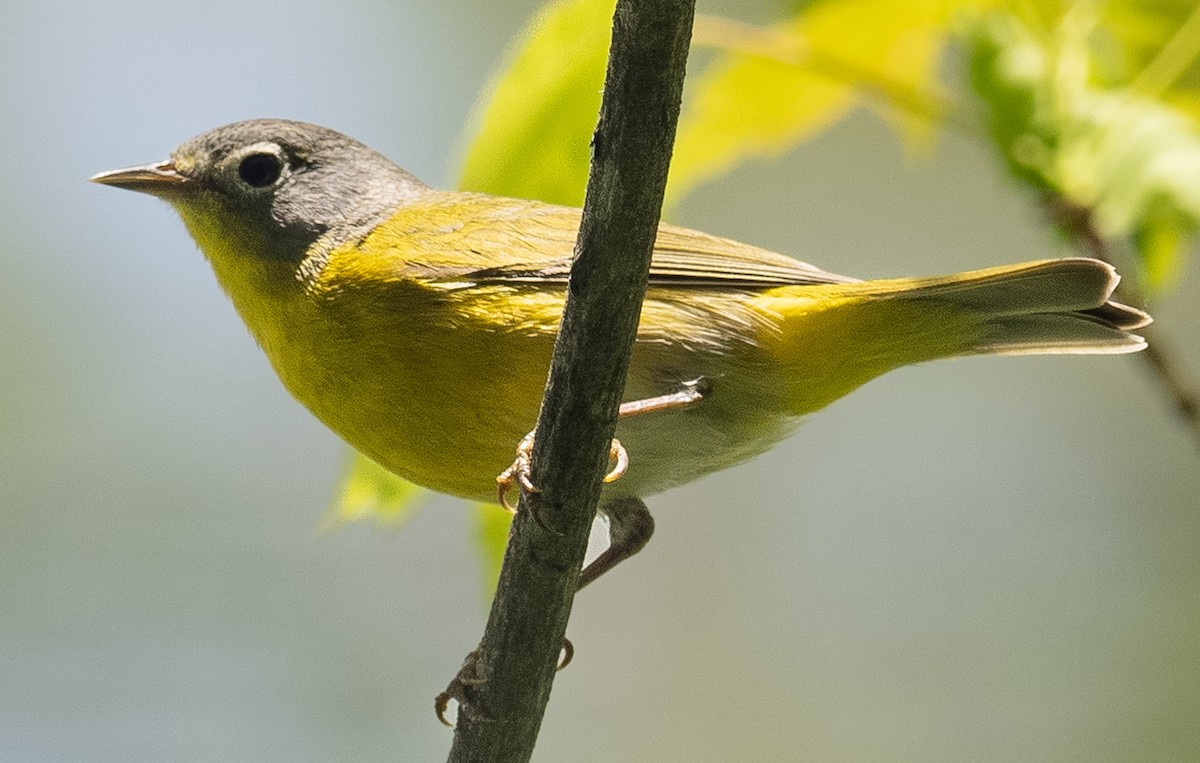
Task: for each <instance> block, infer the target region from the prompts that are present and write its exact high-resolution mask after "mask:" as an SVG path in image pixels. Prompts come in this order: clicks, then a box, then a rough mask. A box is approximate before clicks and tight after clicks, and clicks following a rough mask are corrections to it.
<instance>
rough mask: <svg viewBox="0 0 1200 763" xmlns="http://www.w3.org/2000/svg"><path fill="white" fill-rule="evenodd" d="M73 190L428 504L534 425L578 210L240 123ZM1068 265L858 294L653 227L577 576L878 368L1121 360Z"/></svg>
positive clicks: (729, 246)
mask: <svg viewBox="0 0 1200 763" xmlns="http://www.w3.org/2000/svg"><path fill="white" fill-rule="evenodd" d="M92 180H94V181H95V182H98V183H103V184H105V185H111V186H117V187H120V188H128V189H131V190H134V191H142V192H145V193H149V194H152V195H154V196H157V197H159V198H161V199H164V200H166V201H167V202H169V203H170V204H171V205H172V206H173V207H174V208H175V210H176V211H177V212H178V213H179V215H180V216H181V217H182V218H183V221H184V223H185V225H186V226H187V228H188V230H189V231H190V232H191V235H192V237H193V238H194V239H195V241H196V243H197V244H198V246H199V248H200V249H201V250H202V251H203V252H204V254H205V255H206V256H207V258H208V260H209V262H210V263H211V264H212V268H213V270H214V272H215V273H216V277H217V280H218V281H219V282H220V284H221V286H222V287H223V288H224V290H225V291H226V292H227V294H228V295H229V297H230V299H231V300H232V302H233V305H234V307H235V308H236V309H237V311H238V313H239V314H240V315H241V317H242V319H243V320H244V321H245V323H246V326H247V327H248V328H249V330H250V333H251V334H252V335H253V336H254V338H255V339H256V340H257V342H258V344H259V345H261V347H262V349H263V351H264V352H265V353H266V356H267V358H268V359H269V360H270V362H271V365H272V366H273V367H274V369H275V372H276V373H277V374H278V375H279V378H280V380H281V381H282V382H283V384H284V386H285V387H286V388H287V389H288V390H289V391H290V392H291V394H292V395H294V396H295V397H296V398H297V399H298V400H299V401H300V402H301V403H303V404H304V405H305V406H307V407H308V409H309V410H310V411H312V413H313V414H314V415H316V417H317V418H318V419H320V420H321V421H322V422H324V423H325V424H326V425H327V426H328V427H329V428H330V429H332V430H333V431H334V432H336V433H337V434H338V435H340V436H341V437H342V438H343V439H344V440H345V441H346V442H348V443H349V444H350V445H352V446H353V447H355V448H357V449H358V450H359V451H361V452H362V453H364V454H365V455H367V456H368V457H370V458H371V459H373V460H375V461H376V462H378V463H379V464H381V465H382V466H383V467H385V468H387V469H388V470H390V471H392V472H394V473H395V474H396V475H398V476H400V477H402V478H404V479H407V480H410V481H412V482H414V483H416V484H418V485H423V486H425V487H427V488H431V489H433V490H435V491H440V492H443V493H450V494H453V495H457V496H463V497H466V498H470V499H474V500H481V501H488V500H492V501H494V500H495V498H496V476H497V474H498V473H500V472H501V471H502V470H504V469H505V467H506V466H508V465H509V464H510V463H511V462H512V460H513V450H514V446H516V445H517V443H518V442H519V441H521V440H522V436H523V435H525V434H526V433H527V432H528V431H529V430H530V429H531V428H532V427H533V425H534V423H535V421H536V418H537V412H538V406H539V403H540V400H541V395H542V391H543V388H544V384H545V379H546V374H547V369H548V367H549V361H550V355H551V351H552V348H553V344H554V339H555V335H556V333H557V331H558V323H559V318H560V315H561V312H562V308H563V302H564V294H565V288H566V279H567V275H568V271H569V268H570V264H571V259H572V251H573V246H574V243H575V237H576V233H577V231H578V228H579V221H580V210H578V209H572V208H567V207H561V206H554V205H550V204H545V203H542V202H538V201H530V200H523V199H510V198H500V197H496V196H490V195H485V194H478V193H462V192H453V191H442V190H436V189H434V188H431V187H429V186H427V185H425V184H424V183H422V182H421V181H419V180H417V179H416V178H415V177H413V176H412V175H410V174H409V173H408V172H406V171H404V170H403V169H401V168H400V167H398V166H397V165H395V164H393V163H392V162H391V161H389V160H388V159H386V158H385V157H384V156H382V155H381V154H379V153H377V152H375V151H374V150H372V149H370V148H368V147H367V146H365V145H363V144H362V143H359V142H358V141H355V140H353V139H351V138H349V137H347V136H345V135H342V134H339V133H337V132H334V131H333V130H329V129H326V128H323V127H318V126H316V125H312V124H306V123H302V122H294V121H284V120H273V119H264V120H252V121H245V122H238V123H235V124H230V125H227V126H224V127H219V128H217V129H215V130H212V131H210V132H206V133H204V134H202V135H199V136H198V137H195V138H192V139H191V140H188V141H186V142H185V143H183V144H182V145H180V146H179V147H178V148H176V149H175V151H174V152H172V154H171V156H170V158H169V159H167V160H165V161H161V162H158V163H155V164H148V165H142V166H137V167H130V168H127V169H121V170H115V171H112V172H105V173H102V174H99V175H96V176H95V177H93V178H92ZM1117 281H1118V276H1117V274H1116V272H1115V271H1114V269H1113V268H1112V267H1110V266H1109V265H1107V264H1105V263H1103V262H1100V261H1098V260H1094V259H1087V258H1071V259H1058V260H1044V261H1038V262H1026V263H1022V264H1017V265H1007V266H1003V267H997V268H991V269H987V270H977V271H971V272H965V273H958V274H955V275H949V276H940V277H932V278H901V279H887V280H868V281H860V280H857V279H854V278H847V277H845V276H840V275H835V274H833V273H828V272H825V271H823V270H820V269H818V268H816V267H814V266H812V265H809V264H806V263H804V262H799V261H797V260H794V259H792V258H790V257H786V256H784V255H781V254H776V253H774V252H770V251H766V250H764V249H760V248H757V247H754V246H750V245H748V244H743V243H738V242H736V241H732V240H729V239H725V238H719V237H717V236H712V235H708V234H706V233H700V232H698V231H694V230H688V229H685V228H681V227H676V226H673V225H666V224H664V225H661V226H660V227H659V231H658V237H657V243H656V244H655V249H654V256H653V262H652V264H651V267H650V277H649V288H648V290H647V292H646V298H645V303H644V306H643V308H642V314H641V323H640V326H639V328H638V334H637V341H636V344H635V346H634V350H633V357H632V361H631V366H630V370H629V375H628V379H627V383H626V387H625V397H624V399H625V400H627V401H628V402H627V403H626V405H624V406H622V413H623V414H625V415H623V416H622V417H621V419H620V421H619V422H618V426H617V437H618V438H619V440H620V442H621V443H622V444H623V445H624V449H625V453H626V454H627V456H628V469H627V472H626V473H625V474H624V475H623V476H622V477H621V479H619V480H616V481H614V482H612V483H611V484H609V485H607V486H606V487H605V489H604V492H603V495H602V497H601V501H600V507H599V512H600V514H601V515H602V516H603V517H604V518H606V519H607V521H608V524H609V535H610V545H609V548H608V549H607V550H606V551H605V552H604V553H603V554H601V556H600V557H599V558H597V559H596V560H595V561H593V562H592V563H591V564H590V565H589V566H588V567H587V568H586V569H585V570H584V571H583V573H582V574H581V577H580V586H581V587H582V586H583V585H586V584H587V583H589V582H591V581H593V580H594V579H595V578H596V577H598V576H599V575H600V574H601V573H603V572H605V571H606V570H608V569H610V568H611V567H612V566H613V565H615V564H616V563H618V562H620V561H622V560H623V559H625V558H627V557H628V556H630V555H631V554H633V553H636V552H637V551H638V550H639V549H640V548H641V547H642V546H643V545H644V544H645V542H646V541H647V540H648V539H649V537H650V534H651V533H652V531H653V526H654V525H653V520H652V518H651V516H650V514H649V512H648V511H647V509H646V507H645V504H644V502H643V500H642V499H644V498H645V497H646V496H649V495H652V494H654V493H658V492H660V491H663V490H666V489H667V488H670V487H673V486H676V485H680V484H683V483H686V482H689V481H691V480H694V479H696V478H698V477H700V476H702V475H705V474H708V473H710V472H713V471H716V470H718V469H723V468H725V467H728V466H731V465H733V464H737V463H739V462H742V461H745V460H747V459H749V458H751V457H753V456H755V455H758V454H759V453H762V452H763V451H765V450H767V449H769V448H770V447H771V446H773V445H774V444H775V443H777V442H779V441H780V440H781V439H783V438H784V437H786V436H787V435H788V434H790V433H791V432H792V431H793V430H794V429H795V428H796V426H797V424H798V423H799V422H800V420H801V419H802V418H803V417H804V416H805V415H806V414H809V413H812V412H814V411H816V410H818V409H820V408H823V407H824V406H826V405H828V404H829V403H831V402H833V401H834V400H836V399H838V398H839V397H842V396H843V395H845V394H847V393H849V392H851V391H852V390H854V389H855V388H856V387H858V386H859V385H861V384H863V383H865V382H867V381H869V380H870V379H872V378H874V377H876V376H879V375H880V374H883V373H885V372H887V371H890V370H892V369H894V368H898V367H900V366H904V365H908V364H912V363H921V362H924V361H928V360H934V359H938V358H949V357H956V356H964V355H1006V354H1012V355H1017V354H1037V353H1064V354H1072V353H1075V354H1091V353H1128V352H1136V351H1138V350H1141V349H1142V348H1144V347H1145V346H1146V345H1145V341H1144V340H1143V339H1142V337H1140V336H1137V335H1136V334H1134V333H1131V332H1132V331H1133V330H1135V329H1137V328H1139V327H1141V326H1144V325H1146V324H1147V323H1149V322H1150V318H1149V316H1148V315H1146V314H1145V313H1144V312H1142V311H1140V310H1138V309H1135V308H1132V307H1127V306H1125V305H1122V304H1118V303H1117V302H1114V301H1111V299H1110V297H1111V295H1112V292H1113V289H1114V288H1115V287H1116V285H1117Z"/></svg>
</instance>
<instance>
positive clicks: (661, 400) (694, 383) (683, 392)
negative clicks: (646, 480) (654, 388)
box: [496, 377, 712, 529]
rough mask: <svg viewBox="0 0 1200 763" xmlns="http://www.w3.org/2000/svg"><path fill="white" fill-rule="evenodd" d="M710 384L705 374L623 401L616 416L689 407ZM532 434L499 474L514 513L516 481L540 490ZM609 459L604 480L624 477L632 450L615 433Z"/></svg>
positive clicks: (501, 494) (502, 494)
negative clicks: (665, 390)
mask: <svg viewBox="0 0 1200 763" xmlns="http://www.w3.org/2000/svg"><path fill="white" fill-rule="evenodd" d="M711 386H712V385H711V384H710V383H709V381H708V379H705V378H704V377H700V378H698V379H693V380H691V381H686V382H683V384H682V386H681V387H680V389H678V390H677V391H675V392H671V393H669V394H666V395H659V396H657V397H648V398H644V399H642V400H630V401H629V402H627V403H621V407H620V409H619V410H618V411H617V416H618V417H620V418H626V417H629V416H638V415H641V414H644V413H655V412H657V411H666V410H671V409H674V408H686V407H688V406H691V405H694V404H695V403H698V402H700V401H701V400H703V399H704V396H705V395H707V394H708V391H709V389H710V387H711ZM533 435H534V433H533V432H530V433H529V434H527V435H525V436H524V437H522V438H521V442H520V443H518V444H517V457H516V458H515V459H514V460H513V462H512V465H511V466H509V467H508V468H507V469H505V470H504V471H502V472H500V474H498V475H497V476H496V488H497V491H498V498H499V500H500V505H501V506H503V507H504V508H505V509H507V510H508V511H509V512H511V513H514V514H515V513H516V507H515V506H513V505H512V504H510V503H509V502H508V494H509V493H510V492H512V489H513V486H514V485H516V486H519V487H520V489H521V490H523V491H524V492H526V493H529V494H536V493H538V492H540V491H539V490H538V487H537V485H535V484H533V480H531V479H530V477H529V475H530V470H531V468H532V466H533ZM608 460H609V462H610V463H611V464H612V465H613V467H612V469H610V470H609V472H608V474H606V475H604V482H605V484H608V483H610V482H616V481H617V480H619V479H620V478H621V475H623V474H625V470H626V469H628V468H629V454H628V453H626V452H625V447H624V446H623V445H621V441H620V440H618V439H617V438H615V437H614V438H613V441H612V447H611V448H610V449H609V452H608ZM538 524H539V525H542V527H543V529H548V528H546V526H545V525H544V524H542V522H541V521H540V520H539V521H538Z"/></svg>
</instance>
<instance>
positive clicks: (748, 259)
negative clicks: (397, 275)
mask: <svg viewBox="0 0 1200 763" xmlns="http://www.w3.org/2000/svg"><path fill="white" fill-rule="evenodd" d="M439 195H440V196H442V197H444V200H443V199H435V200H431V201H432V202H433V203H435V204H438V203H440V204H446V205H447V206H452V207H453V208H454V210H455V212H456V213H457V214H456V215H454V217H456V218H457V219H458V220H465V221H466V222H461V223H459V224H457V225H455V226H454V227H455V229H454V230H453V231H450V230H444V236H439V235H437V234H438V231H434V230H426V231H422V232H420V234H419V235H420V237H421V238H422V240H423V246H422V249H424V250H425V251H426V252H427V253H429V254H430V255H433V257H434V258H436V259H437V261H436V262H434V261H426V262H424V263H422V264H420V265H418V266H417V267H419V268H420V269H421V270H422V271H423V272H422V276H423V278H424V279H425V280H427V281H432V282H442V283H447V284H453V285H454V286H457V287H460V288H461V287H467V286H470V285H480V286H482V285H499V284H520V283H528V284H533V283H538V284H545V283H554V282H565V281H566V280H567V276H568V274H569V273H570V269H571V261H572V253H573V250H574V246H575V237H576V234H577V233H578V230H579V219H580V210H578V209H572V208H569V207H559V206H554V205H550V204H542V203H540V202H534V201H526V200H521V199H503V198H497V197H493V196H484V195H475V194H449V193H446V194H439ZM425 211H426V212H428V211H429V210H428V207H426V210H425ZM427 219H430V218H427ZM432 219H437V216H436V215H433V216H432ZM439 239H443V240H444V242H445V243H446V244H449V243H453V247H454V249H455V250H456V251H455V252H446V251H443V252H436V251H434V250H437V249H440V248H442V247H441V246H439V245H438V243H437V242H438V240H439ZM459 252H464V253H465V255H464V256H458V253H459ZM439 255H440V256H439ZM481 260H486V261H487V262H491V263H495V264H493V265H490V266H489V267H486V268H479V267H476V266H475V265H476V264H477V263H478V262H479V261H481ZM856 280H857V279H854V278H848V277H846V276H840V275H836V274H833V273H828V272H826V271H824V270H821V269H819V268H816V267H814V266H812V265H809V264H808V263H805V262H800V261H799V260H794V259H792V258H791V257H787V256H784V255H782V254H776V253H775V252H771V251H768V250H766V249H760V248H758V247H754V246H750V245H748V244H742V243H739V242H737V241H733V240H730V239H725V238H720V237H718V236H710V235H708V234H706V233H701V232H699V231H694V230H689V229H687V228H680V227H677V226H674V225H666V224H664V225H661V226H660V227H659V231H658V239H657V241H656V243H655V247H654V257H653V260H652V262H651V264H650V285H651V286H658V287H674V288H698V289H739V290H760V289H768V288H773V287H776V286H796V285H816V284H830V283H853V282H855V281H856Z"/></svg>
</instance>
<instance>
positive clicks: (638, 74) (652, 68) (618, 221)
mask: <svg viewBox="0 0 1200 763" xmlns="http://www.w3.org/2000/svg"><path fill="white" fill-rule="evenodd" d="M693 5H694V0H619V2H618V3H617V8H616V14H615V16H614V19H613V39H612V47H611V50H610V53H609V59H608V72H607V75H606V80H605V85H604V98H603V102H602V104H601V107H600V119H599V123H598V124H597V127H596V132H595V134H594V136H593V138H592V166H591V172H590V174H589V177H588V186H587V197H586V201H585V203H584V211H583V220H582V224H581V227H580V231H579V239H578V242H577V244H576V258H575V262H574V264H573V266H572V268H571V278H570V283H569V284H568V287H567V300H566V307H565V310H564V315H563V321H562V326H561V328H560V332H559V336H558V340H557V342H556V343H555V347H554V357H553V360H552V361H551V367H550V377H549V380H548V382H547V386H546V394H545V398H544V399H543V402H542V410H541V413H540V415H539V417H538V423H537V430H536V439H535V445H534V451H533V482H534V484H536V485H537V486H538V488H539V489H540V492H539V493H537V494H536V496H535V497H534V500H533V501H530V500H529V498H530V497H529V496H528V495H522V499H521V509H520V510H519V511H518V512H517V517H516V520H515V521H514V522H513V528H512V531H511V534H510V537H509V542H508V548H507V550H506V552H505V556H504V567H503V569H502V570H501V572H500V581H499V585H498V587H497V590H496V598H495V600H494V601H493V603H492V610H491V614H490V616H489V618H488V624H487V629H486V631H485V632H484V635H483V640H482V641H481V642H480V645H479V648H478V649H477V650H476V651H475V652H474V653H472V655H471V657H469V658H468V664H467V665H464V671H463V672H462V673H460V676H459V679H460V680H456V682H455V684H452V688H453V689H454V690H455V691H454V692H453V694H454V696H455V697H456V698H457V699H458V700H459V713H458V723H457V727H456V730H455V735H454V745H453V747H452V749H451V750H450V758H449V759H450V761H452V762H453V763H462V762H463V761H480V762H483V761H487V762H488V763H505V762H507V761H527V760H529V757H530V756H531V755H532V753H533V747H534V743H535V742H536V740H537V733H538V729H539V727H540V725H541V720H542V715H543V713H544V711H545V707H546V702H547V701H548V699H549V696H550V688H551V684H552V682H553V679H554V672H555V664H556V661H557V659H558V654H559V649H560V647H561V646H562V644H563V639H564V636H565V634H566V627H567V619H568V617H569V615H570V610H571V603H572V600H573V598H574V594H575V589H576V585H577V581H578V578H579V570H580V566H581V565H582V563H583V557H584V553H585V551H586V550H587V538H588V533H589V530H590V528H591V524H592V519H593V517H594V516H595V511H596V503H597V499H598V497H599V494H600V486H601V479H602V478H603V475H604V472H605V470H606V468H607V462H608V453H609V444H610V441H611V439H612V436H613V432H614V431H615V428H616V417H617V410H618V407H619V405H620V401H621V394H622V391H623V388H624V385H625V375H626V371H627V369H628V366H629V358H630V354H631V351H632V347H633V340H634V337H635V336H636V332H637V322H638V316H639V314H640V312H641V303H642V297H643V295H644V293H645V288H646V278H647V272H648V270H649V264H650V253H651V251H652V248H653V244H654V238H655V234H656V232H657V228H658V218H659V214H660V209H661V206H662V199H663V190H664V188H665V186H666V177H667V167H668V164H669V162H670V156H671V147H672V144H673V142H674V138H675V125H676V121H677V119H678V115H679V103H680V96H681V93H682V89H683V75H684V67H685V64H686V61H687V51H688V43H689V38H690V35H691V26H692V17H693ZM543 524H544V525H545V527H543V526H542V525H543ZM546 528H550V529H546Z"/></svg>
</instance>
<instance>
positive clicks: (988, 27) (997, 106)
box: [970, 14, 1200, 288]
mask: <svg viewBox="0 0 1200 763" xmlns="http://www.w3.org/2000/svg"><path fill="white" fill-rule="evenodd" d="M1088 22H1089V19H1087V18H1086V17H1084V18H1079V17H1074V18H1073V17H1071V16H1070V14H1068V15H1067V16H1065V17H1064V18H1063V19H1062V21H1061V22H1060V23H1059V25H1058V27H1057V28H1056V29H1055V33H1054V35H1053V36H1051V37H1047V36H1046V35H1042V34H1037V33H1035V32H1034V31H1032V30H1031V29H1029V28H1028V27H1027V26H1026V25H1025V24H1024V23H1022V22H1021V21H1020V20H1018V19H1017V18H1016V17H1014V16H1011V15H1004V14H994V15H991V16H989V17H987V18H986V19H983V20H982V21H981V22H980V23H979V24H977V25H976V27H975V28H974V29H973V30H972V33H971V37H970V43H971V45H970V48H971V52H970V62H971V63H970V65H971V73H972V82H973V84H974V86H975V90H976V92H978V93H979V95H980V96H981V97H982V98H983V100H984V101H985V102H986V103H987V105H988V106H989V108H990V126H991V130H992V134H993V137H994V138H995V140H996V143H997V145H998V147H999V149H1000V151H1001V153H1002V155H1003V156H1004V158H1005V161H1006V162H1007V163H1008V166H1009V168H1010V169H1011V171H1012V172H1013V174H1014V175H1015V176H1016V177H1017V178H1018V179H1020V180H1021V181H1023V182H1024V183H1026V184H1027V185H1029V186H1031V187H1033V188H1035V189H1036V190H1037V191H1039V193H1042V194H1049V195H1052V196H1058V197H1061V198H1063V199H1066V200H1067V201H1068V202H1070V203H1071V204H1072V205H1074V206H1077V207H1080V208H1083V209H1086V210H1089V213H1090V216H1091V219H1092V221H1093V223H1094V225H1095V227H1096V229H1097V231H1098V232H1099V233H1100V234H1101V235H1102V236H1104V237H1105V238H1109V239H1120V240H1123V241H1125V242H1126V243H1128V245H1129V246H1130V247H1131V248H1132V249H1133V250H1134V251H1135V252H1136V253H1137V255H1138V259H1139V261H1140V263H1141V264H1142V267H1143V272H1144V276H1145V278H1146V280H1147V283H1148V285H1149V286H1151V287H1153V288H1162V287H1163V286H1164V285H1166V284H1167V283H1169V282H1170V280H1171V278H1172V277H1173V276H1174V274H1175V273H1176V272H1178V270H1179V267H1180V259H1181V256H1182V254H1183V253H1184V252H1185V251H1186V246H1185V244H1186V242H1187V240H1188V237H1189V234H1190V233H1191V232H1192V231H1194V230H1195V228H1196V227H1197V223H1198V222H1200V126H1198V125H1197V123H1196V121H1195V120H1193V119H1191V118H1190V117H1189V116H1188V115H1186V114H1185V113H1183V112H1181V111H1179V110H1178V109H1176V108H1174V107H1172V106H1170V105H1167V104H1164V103H1163V102H1161V101H1158V100H1156V99H1154V98H1151V97H1149V96H1146V95H1142V94H1140V93H1139V92H1137V91H1135V90H1134V89H1133V88H1131V87H1128V86H1125V87H1113V86H1104V85H1100V84H1097V78H1096V77H1095V76H1094V75H1093V68H1092V65H1093V58H1092V56H1093V51H1092V48H1091V47H1090V46H1089V44H1088V42H1087V41H1088V39H1089V37H1090V33H1091V32H1092V30H1093V28H1092V26H1091V25H1090V24H1089V23H1088Z"/></svg>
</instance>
